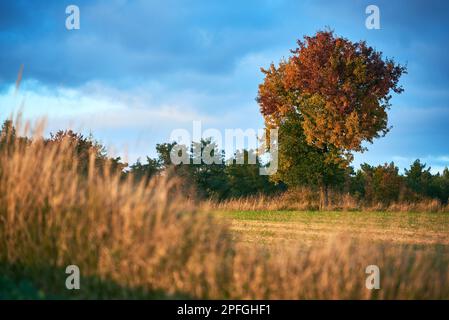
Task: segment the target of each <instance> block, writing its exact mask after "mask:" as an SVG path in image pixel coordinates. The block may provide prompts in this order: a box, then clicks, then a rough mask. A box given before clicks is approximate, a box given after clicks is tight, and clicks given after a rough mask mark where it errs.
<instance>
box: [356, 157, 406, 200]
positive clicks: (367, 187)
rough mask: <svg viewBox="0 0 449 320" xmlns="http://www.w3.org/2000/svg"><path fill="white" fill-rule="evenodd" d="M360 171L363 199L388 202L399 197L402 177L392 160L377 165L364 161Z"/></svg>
mask: <svg viewBox="0 0 449 320" xmlns="http://www.w3.org/2000/svg"><path fill="white" fill-rule="evenodd" d="M361 171H362V175H363V180H364V192H363V195H364V198H365V201H367V202H375V203H384V204H389V203H391V202H394V201H397V200H398V199H399V195H400V192H401V188H402V187H403V177H402V176H401V175H399V168H398V167H396V166H395V165H394V163H393V162H391V163H390V164H384V165H383V166H381V165H379V166H377V167H374V166H370V165H369V164H367V163H364V164H362V166H361Z"/></svg>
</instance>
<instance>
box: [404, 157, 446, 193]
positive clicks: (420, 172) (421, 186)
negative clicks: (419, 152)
mask: <svg viewBox="0 0 449 320" xmlns="http://www.w3.org/2000/svg"><path fill="white" fill-rule="evenodd" d="M430 169H431V168H430V167H429V168H427V169H426V164H425V163H421V161H420V160H419V159H417V160H415V161H414V162H413V164H412V165H411V166H410V169H408V170H407V169H405V182H406V184H407V187H409V188H410V190H412V191H414V192H416V193H417V194H420V195H423V196H426V197H431V198H437V197H438V186H437V184H436V179H435V178H434V177H433V176H432V173H430Z"/></svg>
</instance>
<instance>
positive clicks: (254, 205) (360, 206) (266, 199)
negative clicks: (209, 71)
mask: <svg viewBox="0 0 449 320" xmlns="http://www.w3.org/2000/svg"><path fill="white" fill-rule="evenodd" d="M319 203H320V199H319V193H318V192H317V191H314V190H311V189H310V188H306V187H302V188H295V189H290V190H288V191H286V192H284V193H282V194H280V195H275V196H266V195H258V196H253V197H245V198H237V199H230V200H224V201H222V202H211V203H209V205H210V206H211V207H213V208H215V209H217V210H236V211H248V210H252V211H260V210H270V211H279V210H300V211H310V210H319ZM325 210H327V211H335V210H340V211H388V212H449V205H447V206H444V205H442V204H441V202H440V201H438V200H436V199H426V200H421V201H416V202H405V201H402V202H396V203H391V204H389V205H385V204H382V203H375V204H366V203H362V202H361V201H358V200H357V199H355V198H354V197H353V196H351V195H350V194H348V193H342V192H338V191H330V192H329V205H328V207H327V208H325Z"/></svg>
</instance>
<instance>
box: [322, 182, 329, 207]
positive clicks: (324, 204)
mask: <svg viewBox="0 0 449 320" xmlns="http://www.w3.org/2000/svg"><path fill="white" fill-rule="evenodd" d="M328 206H329V187H328V185H327V184H324V183H323V184H322V185H321V186H320V211H323V210H324V209H326V208H327V207H328Z"/></svg>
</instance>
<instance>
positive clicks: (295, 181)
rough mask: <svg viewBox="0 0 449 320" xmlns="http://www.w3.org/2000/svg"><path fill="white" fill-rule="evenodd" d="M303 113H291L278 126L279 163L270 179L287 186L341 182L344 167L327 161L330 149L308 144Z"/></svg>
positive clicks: (336, 183)
mask: <svg viewBox="0 0 449 320" xmlns="http://www.w3.org/2000/svg"><path fill="white" fill-rule="evenodd" d="M302 118H303V117H302V115H301V114H299V113H296V112H291V113H289V114H288V116H287V117H285V119H284V121H283V122H282V123H280V126H279V150H278V152H279V153H278V156H279V166H278V171H277V173H276V174H274V175H273V176H272V179H273V180H274V181H276V182H281V181H282V182H284V183H285V184H287V185H288V186H291V187H295V186H321V185H325V186H330V185H338V184H341V183H342V182H343V181H344V176H345V169H344V168H342V167H341V166H340V165H338V164H337V163H338V162H337V161H333V162H329V161H327V160H328V159H327V157H328V154H329V152H330V151H328V150H325V149H320V148H316V147H314V146H311V145H309V144H307V142H306V136H305V134H304V130H303V127H302V121H303V120H302Z"/></svg>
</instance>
